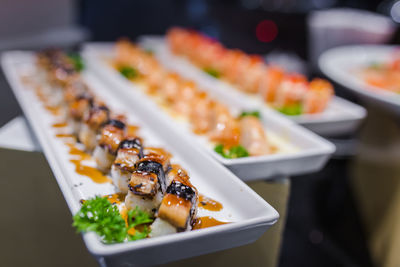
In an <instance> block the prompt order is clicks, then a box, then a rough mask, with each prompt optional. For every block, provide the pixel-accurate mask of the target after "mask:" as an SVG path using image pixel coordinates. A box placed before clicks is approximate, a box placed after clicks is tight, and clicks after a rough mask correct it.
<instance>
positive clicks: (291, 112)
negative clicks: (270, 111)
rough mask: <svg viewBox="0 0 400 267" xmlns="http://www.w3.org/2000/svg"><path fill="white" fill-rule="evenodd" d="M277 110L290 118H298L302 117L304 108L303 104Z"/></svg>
mask: <svg viewBox="0 0 400 267" xmlns="http://www.w3.org/2000/svg"><path fill="white" fill-rule="evenodd" d="M277 110H278V111H279V112H281V113H283V114H285V115H288V116H296V115H300V114H302V113H303V107H302V105H301V104H294V105H290V106H285V107H282V108H278V109H277Z"/></svg>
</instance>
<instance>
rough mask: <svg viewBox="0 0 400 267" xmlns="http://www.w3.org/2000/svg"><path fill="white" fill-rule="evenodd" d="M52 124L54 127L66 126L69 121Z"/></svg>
mask: <svg viewBox="0 0 400 267" xmlns="http://www.w3.org/2000/svg"><path fill="white" fill-rule="evenodd" d="M51 126H52V127H53V128H64V127H67V123H66V122H59V123H54V124H52V125H51Z"/></svg>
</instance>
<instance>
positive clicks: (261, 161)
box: [83, 44, 335, 180]
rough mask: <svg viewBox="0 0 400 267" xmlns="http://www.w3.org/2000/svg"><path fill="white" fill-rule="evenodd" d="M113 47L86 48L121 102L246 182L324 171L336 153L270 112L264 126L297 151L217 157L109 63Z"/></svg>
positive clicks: (91, 64)
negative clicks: (190, 144) (238, 156)
mask: <svg viewBox="0 0 400 267" xmlns="http://www.w3.org/2000/svg"><path fill="white" fill-rule="evenodd" d="M113 51H114V49H113V45H112V44H87V45H86V46H85V48H84V53H83V55H84V58H85V59H86V62H87V63H88V66H89V68H90V69H93V70H94V71H96V72H97V74H98V75H99V77H101V78H103V79H104V81H107V82H109V83H110V85H112V89H113V90H114V92H115V93H116V94H118V95H119V96H120V97H121V99H123V100H124V101H126V102H127V103H130V104H131V105H136V106H140V107H141V109H143V110H145V111H146V112H147V113H152V114H154V123H157V124H160V125H163V126H164V127H165V129H169V131H171V132H174V133H175V134H176V135H177V136H179V138H182V140H186V141H187V142H189V143H194V144H196V145H198V146H200V147H202V148H204V149H205V150H206V151H208V152H209V153H210V154H211V155H212V156H213V157H214V158H216V159H217V160H218V161H219V162H221V163H222V164H224V165H225V166H227V167H228V168H229V169H230V170H232V171H233V172H234V173H235V174H236V175H237V176H239V177H240V178H241V179H242V180H261V179H270V178H274V177H276V176H279V175H294V174H304V173H310V172H314V171H318V170H319V169H321V168H322V167H323V166H324V165H325V163H326V161H327V160H328V158H329V156H330V155H331V154H332V153H333V152H334V150H335V148H334V146H333V145H332V144H331V143H329V142H328V141H325V140H324V139H322V138H321V137H319V136H317V135H315V134H313V133H311V132H309V131H307V130H305V129H303V128H302V127H299V126H298V125H296V124H295V123H293V122H291V121H289V120H286V119H285V118H284V117H282V116H279V115H277V114H276V113H275V112H271V111H267V112H266V113H265V114H264V116H263V124H264V126H265V125H266V126H265V127H266V129H267V133H270V134H271V135H273V136H275V137H279V139H280V140H281V141H283V143H284V144H283V145H286V146H291V147H295V151H291V152H288V153H276V154H273V155H265V156H259V157H246V158H237V159H226V158H223V157H221V156H220V155H219V154H217V153H216V152H215V151H214V150H213V147H212V146H211V145H210V144H209V143H208V141H207V140H206V138H204V137H201V136H198V135H195V134H194V133H192V131H191V130H190V128H189V127H188V124H187V123H183V122H181V121H178V120H174V119H173V118H171V117H170V116H169V115H168V114H167V113H166V112H164V110H162V108H160V107H159V106H158V105H157V104H156V103H155V102H154V101H153V100H152V99H151V98H150V97H149V96H148V95H146V94H145V93H144V92H143V90H142V89H141V87H140V85H138V84H134V83H132V82H130V81H128V80H127V79H125V78H124V77H122V76H121V75H120V74H119V73H118V72H117V71H115V70H114V69H113V68H112V67H111V66H110V64H109V60H110V59H111V58H113ZM224 100H225V104H228V105H229V106H230V107H232V108H234V109H239V110H240V109H246V107H244V106H243V105H239V104H240V103H238V102H234V101H230V99H227V98H225V99H224Z"/></svg>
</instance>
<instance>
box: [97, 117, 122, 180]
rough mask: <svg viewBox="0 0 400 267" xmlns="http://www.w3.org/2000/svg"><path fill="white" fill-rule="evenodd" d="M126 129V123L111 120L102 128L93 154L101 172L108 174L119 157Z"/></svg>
mask: <svg viewBox="0 0 400 267" xmlns="http://www.w3.org/2000/svg"><path fill="white" fill-rule="evenodd" d="M125 128H126V127H125V123H124V122H122V121H120V120H117V119H111V120H109V121H108V122H107V123H106V124H105V125H104V127H102V129H101V131H100V134H99V140H98V145H97V146H96V148H95V150H94V152H93V158H94V160H95V161H96V164H97V168H98V169H99V170H100V171H102V172H104V173H107V172H108V171H109V170H110V168H111V165H112V164H113V162H114V160H115V157H116V155H117V150H118V147H119V144H120V143H121V141H122V140H123V139H124V136H125Z"/></svg>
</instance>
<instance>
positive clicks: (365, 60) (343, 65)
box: [318, 45, 400, 115]
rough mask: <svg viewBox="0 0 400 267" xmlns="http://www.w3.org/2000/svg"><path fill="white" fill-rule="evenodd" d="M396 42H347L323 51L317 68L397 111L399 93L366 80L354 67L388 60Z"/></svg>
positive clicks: (396, 48) (399, 98) (346, 85)
mask: <svg viewBox="0 0 400 267" xmlns="http://www.w3.org/2000/svg"><path fill="white" fill-rule="evenodd" d="M398 49H399V46H389V45H349V46H340V47H336V48H332V49H329V50H327V51H325V52H324V53H323V54H322V55H321V56H320V58H319V62H318V63H319V67H320V69H321V71H322V72H323V73H324V74H325V75H326V76H328V77H329V78H330V79H332V80H334V81H335V82H337V83H339V84H340V85H342V86H343V87H345V88H347V89H349V90H351V91H353V92H354V93H356V94H357V95H358V96H360V97H362V98H364V99H366V100H368V101H370V102H372V103H373V104H378V105H381V106H382V107H384V108H386V109H389V110H390V111H392V112H394V113H396V114H397V115H400V95H399V94H397V93H394V92H389V91H386V90H383V89H380V88H377V87H374V86H371V85H369V84H367V83H366V82H365V81H364V80H363V79H362V78H361V77H359V75H357V71H360V70H361V69H362V68H365V67H367V66H368V65H369V64H371V63H374V62H377V63H386V62H390V60H391V59H392V58H393V53H394V52H396V51H398Z"/></svg>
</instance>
